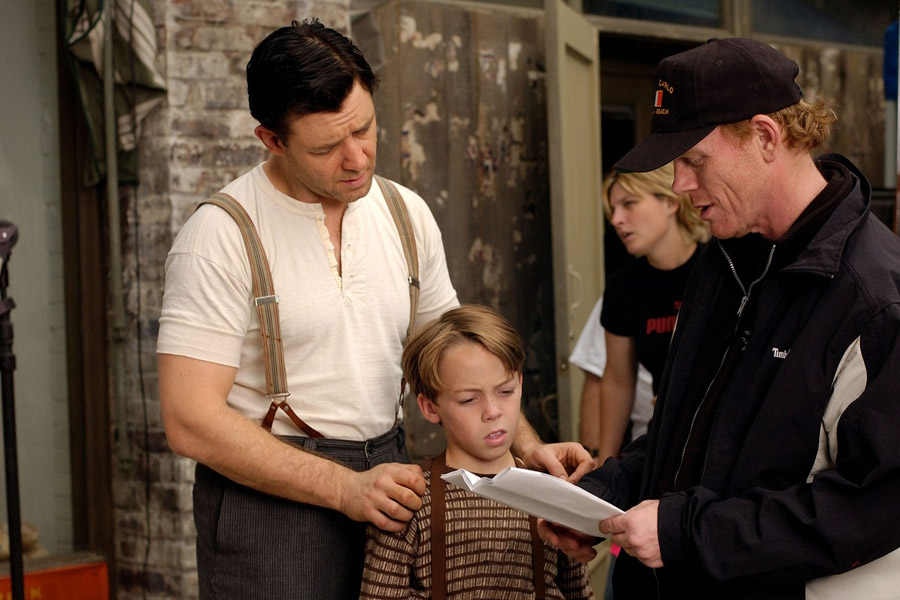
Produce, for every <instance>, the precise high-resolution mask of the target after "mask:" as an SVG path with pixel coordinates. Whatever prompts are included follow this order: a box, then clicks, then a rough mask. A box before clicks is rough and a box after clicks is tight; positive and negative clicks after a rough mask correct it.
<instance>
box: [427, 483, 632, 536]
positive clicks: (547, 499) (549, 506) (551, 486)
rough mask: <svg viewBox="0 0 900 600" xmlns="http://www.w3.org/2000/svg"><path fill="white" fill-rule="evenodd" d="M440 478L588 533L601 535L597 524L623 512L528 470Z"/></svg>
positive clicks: (569, 484)
mask: <svg viewBox="0 0 900 600" xmlns="http://www.w3.org/2000/svg"><path fill="white" fill-rule="evenodd" d="M441 479H443V480H444V481H446V482H448V483H452V484H453V485H455V486H458V487H461V488H463V489H465V490H469V491H470V492H473V493H475V494H478V495H479V496H484V497H485V498H490V499H491V500H494V501H496V502H499V503H500V504H505V505H506V506H511V507H513V508H517V509H519V510H521V511H522V512H526V513H528V514H530V515H534V516H536V517H541V518H542V519H546V520H548V521H552V522H553V523H557V524H559V525H563V526H565V527H568V528H569V529H574V530H576V531H580V532H582V533H586V534H587V535H595V536H599V537H603V535H602V534H601V533H600V532H599V531H598V530H597V524H598V523H599V522H600V521H602V520H603V519H606V518H607V517H613V516H616V515H621V514H623V511H622V510H621V509H619V508H617V507H615V506H613V505H612V504H610V503H609V502H606V501H604V500H601V499H600V498H598V497H596V496H594V495H593V494H591V493H589V492H586V491H584V490H583V489H581V488H580V487H578V486H576V485H573V484H571V483H569V482H568V481H565V480H563V479H560V478H558V477H554V476H552V475H549V474H547V473H540V472H538V471H531V470H529V469H519V468H517V467H509V468H507V469H504V470H502V471H500V472H499V473H497V474H496V475H494V477H493V478H487V477H478V476H477V475H474V474H472V473H470V472H469V471H466V470H465V469H458V470H456V471H453V472H451V473H446V474H444V475H441Z"/></svg>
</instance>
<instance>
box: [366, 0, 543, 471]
mask: <svg viewBox="0 0 900 600" xmlns="http://www.w3.org/2000/svg"><path fill="white" fill-rule="evenodd" d="M374 17H375V22H376V23H377V29H378V31H379V35H378V36H377V37H375V38H373V39H368V40H358V41H359V43H360V45H361V46H362V47H363V51H364V52H365V53H366V54H367V55H368V54H369V53H370V49H369V48H367V45H376V44H377V45H380V50H381V51H383V55H384V58H385V61H384V68H383V69H382V70H381V72H380V73H379V75H380V77H381V79H382V83H381V87H380V88H379V90H378V92H377V93H376V95H375V104H376V109H377V114H378V119H379V123H378V125H379V147H378V170H379V171H380V172H381V173H382V174H384V175H386V176H388V177H391V178H394V179H396V180H398V181H400V182H401V183H403V184H404V185H406V186H408V187H410V188H412V189H414V190H416V191H417V192H419V194H421V195H422V197H423V198H424V199H425V200H426V202H428V204H429V206H430V207H431V210H432V211H433V212H434V215H435V218H436V219H437V221H438V224H439V225H440V227H441V231H442V232H443V236H444V247H445V249H446V252H447V260H448V264H449V268H450V276H451V278H452V279H453V282H454V285H455V286H456V289H457V292H458V293H459V298H460V301H461V302H476V303H480V304H487V305H489V306H492V307H494V308H495V309H497V310H499V311H500V312H501V313H502V314H503V315H504V316H505V317H506V318H508V319H509V320H510V321H511V322H512V324H513V325H514V326H515V327H516V329H517V330H518V331H519V334H520V335H521V336H522V338H523V340H524V342H525V344H526V346H527V353H528V362H527V365H526V372H525V397H524V398H523V404H524V410H525V413H526V415H527V416H528V418H529V421H530V422H531V423H532V424H533V425H534V426H535V428H536V429H537V430H538V432H539V433H541V435H542V436H543V437H545V439H550V438H553V437H554V436H555V435H556V433H555V429H556V406H555V398H554V390H555V386H556V375H555V366H554V365H555V361H554V347H553V339H554V335H553V333H554V332H553V327H554V326H553V274H552V268H551V250H550V192H549V185H550V183H549V174H548V163H547V105H546V89H545V85H544V63H543V55H544V37H543V36H544V33H543V26H542V23H543V20H542V18H539V17H538V16H536V15H533V14H516V13H512V12H509V11H505V10H496V11H490V12H488V11H486V10H481V9H474V8H467V7H460V6H459V5H441V4H436V3H433V2H416V1H405V0H404V1H399V2H391V3H388V4H386V5H383V6H381V7H379V8H378V9H376V11H375V12H374ZM408 408H409V410H407V416H408V428H409V430H410V431H409V433H410V436H409V437H410V451H411V454H413V456H414V457H416V456H422V455H426V454H431V453H434V452H436V451H440V450H441V448H442V447H443V440H442V437H441V435H440V433H439V430H437V429H435V428H434V427H433V426H430V425H429V424H427V423H425V422H424V420H423V419H421V418H419V415H418V408H416V407H415V406H411V407H408Z"/></svg>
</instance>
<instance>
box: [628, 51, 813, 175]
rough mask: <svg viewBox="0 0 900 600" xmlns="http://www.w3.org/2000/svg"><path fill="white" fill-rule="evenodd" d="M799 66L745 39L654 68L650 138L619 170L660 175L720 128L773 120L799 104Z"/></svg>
mask: <svg viewBox="0 0 900 600" xmlns="http://www.w3.org/2000/svg"><path fill="white" fill-rule="evenodd" d="M799 72H800V67H798V66H797V63H795V62H794V61H792V60H791V59H789V58H787V57H786V56H784V55H783V54H781V53H780V52H778V51H777V50H775V49H774V48H772V47H771V46H769V45H767V44H763V43H762V42H757V41H755V40H748V39H746V38H713V39H711V40H709V41H708V42H706V43H705V44H703V45H702V46H697V47H696V48H692V49H690V50H687V51H685V52H681V53H679V54H674V55H672V56H669V57H666V58H664V59H662V60H661V61H660V63H659V65H658V66H657V67H656V80H657V89H656V94H655V96H654V98H653V121H652V122H651V125H650V135H648V136H647V137H645V138H644V139H643V140H641V141H640V142H639V143H638V145H637V146H635V147H634V148H632V149H631V151H629V152H628V154H626V155H625V156H624V157H622V159H621V160H619V162H617V163H616V164H615V169H616V171H619V172H620V173H628V172H645V171H652V170H654V169H658V168H659V167H661V166H663V165H664V164H666V163H668V162H671V161H673V160H675V159H676V158H678V157H679V156H681V155H682V154H684V153H685V152H687V151H688V150H690V149H691V148H692V147H693V146H694V145H695V144H697V143H698V142H699V141H700V140H702V139H703V138H705V137H706V136H707V135H709V134H710V133H711V132H712V130H713V129H715V128H716V127H717V126H719V125H724V124H727V123H737V122H738V121H743V120H745V119H749V118H751V117H752V116H753V115H759V114H763V115H765V114H770V113H773V112H777V111H779V110H781V109H782V108H785V107H788V106H791V105H793V104H796V103H797V102H799V101H800V96H801V91H800V86H799V85H797V82H796V81H794V79H795V78H796V77H797V74H798V73H799Z"/></svg>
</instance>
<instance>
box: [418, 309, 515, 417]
mask: <svg viewBox="0 0 900 600" xmlns="http://www.w3.org/2000/svg"><path fill="white" fill-rule="evenodd" d="M463 342H474V343H476V344H480V345H481V346H482V347H484V349H485V350H487V351H488V352H490V353H491V354H493V355H494V356H496V357H497V358H499V359H500V362H501V363H503V366H504V368H505V369H506V372H507V373H508V374H509V375H514V374H519V373H521V372H522V367H523V365H524V364H525V348H524V346H523V345H522V340H521V338H519V335H518V334H517V333H516V330H515V329H514V328H513V326H512V325H510V324H509V321H507V320H506V319H504V318H503V317H502V316H501V315H500V314H499V313H497V312H496V311H494V310H492V309H490V308H488V307H486V306H480V305H477V304H463V305H462V306H459V307H457V308H453V309H451V310H448V311H447V312H445V313H444V314H442V315H441V316H440V317H439V318H437V319H435V320H434V321H431V322H430V323H428V324H427V325H425V326H424V327H422V328H421V329H419V330H418V331H417V332H415V333H414V334H413V336H412V338H411V339H410V340H409V343H407V344H406V348H404V350H403V358H402V361H401V364H402V366H403V376H404V377H405V378H406V381H407V383H409V386H410V389H411V390H412V393H413V394H414V395H416V396H418V395H419V394H422V395H423V396H425V397H426V398H428V399H429V400H431V401H432V402H436V401H437V396H438V393H439V392H440V391H441V389H443V385H442V383H441V380H440V377H439V376H438V367H439V366H440V361H441V355H442V354H443V353H444V351H445V350H446V349H447V348H450V347H451V346H454V345H456V344H460V343H463Z"/></svg>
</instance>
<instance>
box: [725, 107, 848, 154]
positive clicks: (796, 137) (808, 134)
mask: <svg viewBox="0 0 900 600" xmlns="http://www.w3.org/2000/svg"><path fill="white" fill-rule="evenodd" d="M767 116H768V117H770V118H771V119H772V120H774V121H775V122H776V123H778V124H779V125H781V129H782V130H783V131H784V134H785V141H786V142H787V145H788V147H789V148H795V149H799V150H805V151H806V152H809V153H812V152H813V151H815V150H816V148H819V147H820V146H823V145H824V144H825V142H827V141H828V136H830V135H831V126H832V125H833V124H834V122H835V121H837V115H836V114H835V112H834V109H833V108H832V107H831V105H830V104H828V102H826V101H825V100H824V99H822V98H816V99H815V100H814V101H812V102H807V101H806V100H803V99H802V98H801V99H800V102H798V103H797V104H792V105H791V106H788V107H786V108H782V109H781V110H779V111H777V112H774V113H771V114H769V115H767ZM722 128H723V130H724V131H725V132H726V133H728V134H730V135H732V136H733V137H735V138H737V139H738V140H746V139H747V138H748V137H749V136H750V120H749V119H747V120H745V121H738V122H737V123H729V124H727V125H723V126H722Z"/></svg>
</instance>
